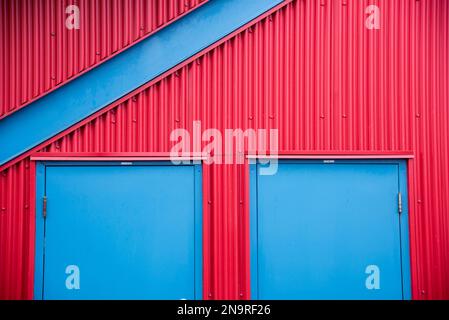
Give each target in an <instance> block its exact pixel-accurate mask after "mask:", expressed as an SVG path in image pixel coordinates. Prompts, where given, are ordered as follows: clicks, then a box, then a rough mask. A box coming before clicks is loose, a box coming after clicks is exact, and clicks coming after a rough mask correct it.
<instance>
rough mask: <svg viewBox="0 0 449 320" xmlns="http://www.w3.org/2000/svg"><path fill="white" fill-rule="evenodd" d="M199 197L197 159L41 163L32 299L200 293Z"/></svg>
mask: <svg viewBox="0 0 449 320" xmlns="http://www.w3.org/2000/svg"><path fill="white" fill-rule="evenodd" d="M41 197H42V198H43V199H46V210H45V208H44V206H45V204H43V203H44V202H43V201H42V200H41V199H40V198H41ZM200 197H201V167H200V166H196V165H179V166H174V165H170V163H160V162H159V163H134V164H132V163H44V164H41V165H39V166H38V199H37V204H38V210H37V213H38V214H37V229H36V232H37V236H36V246H37V250H36V277H35V298H37V299H41V298H43V299H195V298H201V260H202V258H201V232H202V227H201V198H200ZM45 211H46V217H43V216H42V215H41V214H39V212H45Z"/></svg>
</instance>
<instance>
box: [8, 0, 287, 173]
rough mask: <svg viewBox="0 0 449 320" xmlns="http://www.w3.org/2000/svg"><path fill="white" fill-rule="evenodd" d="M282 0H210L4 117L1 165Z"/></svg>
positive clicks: (154, 76)
mask: <svg viewBox="0 0 449 320" xmlns="http://www.w3.org/2000/svg"><path fill="white" fill-rule="evenodd" d="M280 2H282V0H264V1H254V0H211V1H209V2H208V3H206V4H204V5H203V6H201V7H200V8H198V9H196V10H194V11H193V12H192V13H190V14H188V15H186V16H185V17H183V18H181V19H180V20H178V21H176V22H174V23H173V24H171V25H169V26H167V27H165V28H164V29H162V30H161V31H159V32H157V33H156V34H155V35H153V36H151V37H149V38H148V39H145V40H143V41H142V42H140V43H138V44H136V45H134V46H132V47H130V48H129V49H127V50H125V51H124V52H122V53H120V54H119V55H117V56H115V57H114V58H112V59H110V60H108V61H106V62H105V63H103V64H101V65H100V66H98V67H97V68H94V69H93V70H91V71H89V72H87V73H86V74H84V75H82V76H80V77H79V78H77V79H75V80H73V81H71V82H69V83H68V84H66V85H64V86H63V87H61V88H59V89H57V90H55V91H54V92H52V93H50V94H48V95H46V96H44V97H43V98H42V99H39V100H37V101H36V102H34V103H32V104H30V105H29V106H27V107H26V108H23V109H21V110H19V111H17V112H15V113H13V114H12V115H10V116H9V117H7V118H4V119H2V120H1V121H0V137H2V138H1V139H0V165H2V164H4V163H5V162H7V161H8V160H11V159H13V158H14V157H16V156H18V155H20V154H21V153H23V152H25V151H27V150H29V149H31V148H33V147H35V146H37V145H38V144H40V143H42V142H44V141H45V140H47V139H49V138H51V137H53V136H54V135H56V134H58V133H59V132H61V131H63V130H64V129H66V128H68V127H70V126H72V125H73V124H75V123H77V122H79V121H81V120H82V119H84V118H86V117H88V116H89V115H91V114H92V113H94V112H96V111H98V110H100V109H101V108H104V107H106V106H107V105H109V104H111V103H112V102H114V101H116V100H117V99H119V98H121V97H122V96H124V95H126V94H127V93H129V92H131V91H133V90H134V89H137V88H138V87H140V86H142V85H143V84H145V83H147V82H148V81H150V80H152V79H154V78H156V77H157V76H158V75H160V74H162V73H164V72H165V71H167V70H169V69H171V68H172V67H174V66H176V65H177V64H179V63H181V62H182V61H184V60H186V59H188V58H189V57H191V56H193V55H195V54H196V53H198V52H200V51H201V50H202V49H204V48H207V47H208V46H210V45H211V44H213V43H214V42H217V41H218V40H220V39H221V38H223V37H225V36H226V35H228V34H229V33H232V32H233V31H234V30H236V29H238V28H239V27H241V26H243V25H245V24H246V23H248V22H249V21H251V20H253V19H254V18H256V17H257V16H259V15H261V14H262V13H264V12H265V11H267V10H269V9H271V8H272V7H274V6H275V5H277V4H279V3H280Z"/></svg>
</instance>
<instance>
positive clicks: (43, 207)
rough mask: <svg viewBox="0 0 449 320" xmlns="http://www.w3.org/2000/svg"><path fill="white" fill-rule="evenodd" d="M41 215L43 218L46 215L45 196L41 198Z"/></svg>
mask: <svg viewBox="0 0 449 320" xmlns="http://www.w3.org/2000/svg"><path fill="white" fill-rule="evenodd" d="M42 216H43V217H44V218H46V217H47V197H46V196H44V197H43V198H42Z"/></svg>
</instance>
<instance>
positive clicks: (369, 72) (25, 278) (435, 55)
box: [0, 0, 449, 299]
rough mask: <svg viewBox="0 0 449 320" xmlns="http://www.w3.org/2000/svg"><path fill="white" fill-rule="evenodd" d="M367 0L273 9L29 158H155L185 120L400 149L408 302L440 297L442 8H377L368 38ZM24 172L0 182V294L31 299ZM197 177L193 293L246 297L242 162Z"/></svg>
mask: <svg viewBox="0 0 449 320" xmlns="http://www.w3.org/2000/svg"><path fill="white" fill-rule="evenodd" d="M369 3H370V2H369V1H346V0H341V1H324V0H320V1H311V0H310V1H304V0H297V1H293V2H292V3H289V4H286V5H285V6H284V7H283V8H280V9H278V10H277V11H276V12H275V13H274V14H272V15H270V16H268V17H264V18H263V19H261V21H255V23H253V24H251V25H248V26H247V28H245V30H244V31H241V32H239V33H238V34H236V35H234V36H232V37H230V38H229V39H228V40H227V41H226V42H224V43H222V44H220V45H219V46H218V47H215V48H212V49H211V50H209V49H208V50H205V52H203V54H202V55H200V56H199V57H197V58H195V59H194V60H191V61H189V63H187V64H185V65H182V66H180V67H179V69H178V70H173V71H172V72H171V73H170V74H169V75H166V76H165V77H164V78H162V79H158V81H157V82H155V83H151V84H150V85H149V87H145V88H141V89H139V90H138V92H136V94H135V95H133V96H132V97H131V98H129V99H128V100H126V101H123V102H121V103H120V104H119V105H118V106H115V105H113V106H111V108H106V109H105V110H104V111H105V112H103V113H99V114H97V115H96V117H95V118H94V119H91V121H88V122H83V123H81V124H80V125H78V126H75V127H73V129H71V130H68V131H66V132H65V134H64V136H63V137H61V138H57V139H55V141H50V142H51V143H50V144H49V145H47V146H43V147H41V150H43V151H51V152H68V151H71V152H162V151H165V152H167V151H169V150H170V142H169V133H170V131H171V129H173V128H179V127H187V128H189V129H191V128H192V121H193V120H196V119H198V120H201V121H202V125H203V128H210V127H213V128H218V129H223V128H247V127H254V128H278V129H279V130H280V148H281V149H282V150H284V151H285V152H286V153H287V154H294V153H301V154H314V153H317V152H318V153H326V152H327V153H328V154H332V152H335V153H337V154H339V155H344V154H345V152H346V153H347V154H351V153H360V152H361V153H364V154H369V153H373V154H380V155H382V154H392V153H396V152H397V153H404V152H409V151H411V152H413V153H414V158H413V159H409V160H408V175H409V176H408V180H409V195H410V197H409V207H410V221H409V223H410V249H411V272H412V296H413V298H414V299H442V298H446V299H447V298H449V285H448V284H449V274H448V273H447V272H446V271H447V269H448V268H449V215H448V212H449V205H448V199H449V182H448V176H449V172H448V168H449V150H448V148H449V141H448V136H449V123H448V122H449V111H448V105H449V97H448V92H449V70H448V68H449V64H448V61H449V44H448V42H449V41H448V38H449V31H448V30H449V4H448V2H447V1H435V0H421V1H377V2H376V3H377V5H378V6H379V7H380V9H381V28H380V30H368V29H366V28H365V27H364V20H365V17H366V15H365V14H364V9H365V7H366V6H367V5H368V4H369ZM27 165H28V166H29V167H28V168H27ZM33 170H34V169H33V165H31V166H30V162H29V160H27V159H25V160H23V161H20V162H18V163H16V164H12V165H10V167H9V168H6V169H5V170H4V171H3V172H2V174H1V175H0V179H1V180H0V188H1V192H0V203H1V206H0V207H1V208H2V211H1V212H2V213H1V215H0V230H1V231H0V284H1V285H0V297H2V298H31V297H32V281H33V277H32V271H33V251H34V215H35V211H34V206H33V203H34V191H33V190H34V185H33V184H34V172H33ZM203 182H204V184H203V189H204V192H203V206H204V207H203V214H204V226H203V228H204V234H203V236H204V238H203V242H204V244H203V253H204V268H203V272H204V275H203V276H204V278H203V289H204V290H203V295H204V298H207V299H220V298H222V299H229V298H236V299H242V298H243V299H246V298H249V297H250V270H249V265H250V264H249V220H248V219H249V210H248V206H249V204H248V167H247V166H245V165H212V166H205V168H204V171H203ZM27 206H28V207H27Z"/></svg>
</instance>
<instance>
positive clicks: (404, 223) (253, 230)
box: [249, 159, 412, 300]
mask: <svg viewBox="0 0 449 320" xmlns="http://www.w3.org/2000/svg"><path fill="white" fill-rule="evenodd" d="M323 161H325V160H313V159H312V160H306V159H304V160H303V159H289V160H279V163H280V164H281V163H308V164H313V163H316V164H323ZM357 163H358V164H360V163H370V164H385V163H389V164H397V165H398V170H399V173H398V181H399V191H400V192H401V194H402V200H403V201H402V213H401V214H400V216H399V219H400V237H401V239H400V241H401V267H402V296H403V299H404V300H411V298H412V294H411V273H410V244H409V240H410V238H409V208H408V184H407V161H406V160H402V159H377V160H371V159H366V160H365V159H359V160H357V159H354V160H346V159H344V160H335V161H334V162H332V163H329V165H335V164H357ZM259 164H260V163H259V162H258V161H257V162H254V163H251V164H250V166H249V167H250V169H249V170H250V175H249V179H250V252H251V257H250V272H251V299H258V298H259V294H258V262H257V256H258V250H259V248H258V234H257V232H258V228H257V212H258V210H257V180H258V176H259V167H260V166H259Z"/></svg>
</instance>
